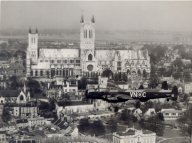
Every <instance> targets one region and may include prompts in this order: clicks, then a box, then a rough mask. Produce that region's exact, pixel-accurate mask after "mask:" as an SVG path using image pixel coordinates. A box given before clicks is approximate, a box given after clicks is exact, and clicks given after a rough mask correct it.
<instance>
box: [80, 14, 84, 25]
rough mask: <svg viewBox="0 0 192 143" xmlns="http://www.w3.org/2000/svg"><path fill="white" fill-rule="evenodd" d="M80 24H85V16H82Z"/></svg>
mask: <svg viewBox="0 0 192 143" xmlns="http://www.w3.org/2000/svg"><path fill="white" fill-rule="evenodd" d="M80 23H84V16H83V15H81V20H80Z"/></svg>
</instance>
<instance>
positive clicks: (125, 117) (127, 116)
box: [119, 109, 137, 126]
mask: <svg viewBox="0 0 192 143" xmlns="http://www.w3.org/2000/svg"><path fill="white" fill-rule="evenodd" d="M119 119H120V120H121V121H123V122H124V123H125V124H126V125H128V126H133V123H134V122H136V121H137V118H136V117H134V116H133V114H132V113H131V111H130V110H127V109H125V110H123V111H122V113H121V114H120V117H119Z"/></svg>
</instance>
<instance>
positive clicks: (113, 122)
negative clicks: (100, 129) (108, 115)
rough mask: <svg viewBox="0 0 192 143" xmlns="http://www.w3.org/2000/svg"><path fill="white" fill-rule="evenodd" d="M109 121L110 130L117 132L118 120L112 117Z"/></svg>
mask: <svg viewBox="0 0 192 143" xmlns="http://www.w3.org/2000/svg"><path fill="white" fill-rule="evenodd" d="M108 123H109V130H110V131H111V133H113V132H116V131H117V121H116V120H114V119H110V120H109V121H108Z"/></svg>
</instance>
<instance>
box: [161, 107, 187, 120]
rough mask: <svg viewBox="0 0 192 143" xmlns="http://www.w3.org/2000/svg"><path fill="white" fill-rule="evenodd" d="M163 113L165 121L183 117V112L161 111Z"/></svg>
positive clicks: (174, 110)
mask: <svg viewBox="0 0 192 143" xmlns="http://www.w3.org/2000/svg"><path fill="white" fill-rule="evenodd" d="M161 113H162V114H163V117H164V120H165V121H168V120H177V119H178V118H179V117H180V116H182V115H183V111H182V110H176V109H173V108H171V109H161Z"/></svg>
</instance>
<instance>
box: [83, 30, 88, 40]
mask: <svg viewBox="0 0 192 143" xmlns="http://www.w3.org/2000/svg"><path fill="white" fill-rule="evenodd" d="M87 35H88V34H87V30H85V31H84V38H87Z"/></svg>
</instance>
